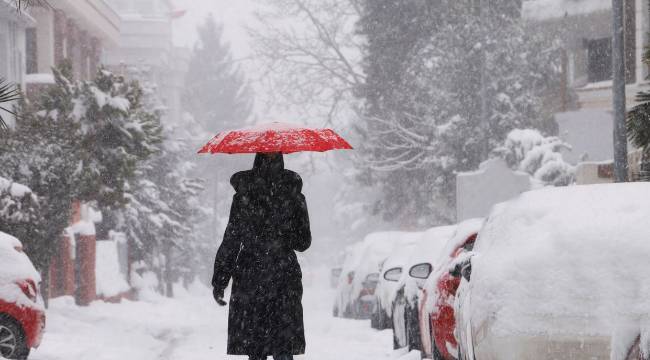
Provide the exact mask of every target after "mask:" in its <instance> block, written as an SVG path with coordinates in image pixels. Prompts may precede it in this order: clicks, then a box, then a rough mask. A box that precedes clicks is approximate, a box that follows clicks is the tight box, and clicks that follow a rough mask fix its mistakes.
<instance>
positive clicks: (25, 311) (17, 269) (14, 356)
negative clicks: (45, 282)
mask: <svg viewBox="0 0 650 360" xmlns="http://www.w3.org/2000/svg"><path fill="white" fill-rule="evenodd" d="M0 264H1V266H0V358H5V359H11V360H23V359H27V357H28V356H29V353H30V350H31V349H32V348H36V347H38V346H39V345H40V342H41V338H42V335H43V329H44V328H45V308H44V305H43V300H42V298H41V296H40V294H39V292H38V288H39V285H40V276H39V274H38V272H37V271H36V269H34V266H33V265H32V263H31V261H30V260H29V258H28V257H27V255H25V253H24V252H23V248H22V244H21V242H20V241H19V240H18V239H16V238H15V237H13V236H11V235H8V234H5V233H3V232H0Z"/></svg>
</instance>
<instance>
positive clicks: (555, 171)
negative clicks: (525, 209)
mask: <svg viewBox="0 0 650 360" xmlns="http://www.w3.org/2000/svg"><path fill="white" fill-rule="evenodd" d="M562 150H571V146H570V145H569V144H567V143H565V142H564V141H562V140H561V139H560V138H558V137H556V136H549V137H545V136H544V135H542V134H541V133H540V132H539V131H538V130H534V129H514V130H512V131H511V132H510V133H508V136H507V138H506V141H505V143H504V145H503V146H501V147H500V148H498V149H496V150H495V151H494V152H495V154H497V155H498V156H500V157H502V158H503V159H504V160H505V161H506V163H508V166H510V167H511V168H512V169H513V170H518V171H522V172H525V173H528V174H529V175H530V176H531V177H532V178H533V180H534V181H535V182H537V183H539V184H540V185H552V186H565V185H569V184H571V183H573V180H574V176H575V167H573V166H572V165H570V164H569V163H567V162H566V161H564V158H563V157H562V153H561V152H560V151H562Z"/></svg>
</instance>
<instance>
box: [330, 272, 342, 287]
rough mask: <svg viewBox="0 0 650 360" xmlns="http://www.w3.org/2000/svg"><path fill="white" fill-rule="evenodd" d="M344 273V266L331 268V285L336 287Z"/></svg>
mask: <svg viewBox="0 0 650 360" xmlns="http://www.w3.org/2000/svg"><path fill="white" fill-rule="evenodd" d="M341 273H343V267H335V268H332V269H331V270H330V287H331V288H332V289H336V287H337V286H338V285H339V279H340V278H341Z"/></svg>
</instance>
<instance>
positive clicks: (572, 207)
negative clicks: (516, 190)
mask: <svg viewBox="0 0 650 360" xmlns="http://www.w3.org/2000/svg"><path fill="white" fill-rule="evenodd" d="M648 199H650V184H649V183H628V184H606V185H589V186H572V187H565V188H548V189H541V190H536V191H531V192H527V193H524V194H522V195H520V196H519V197H518V198H516V199H514V200H511V201H509V202H506V203H503V204H499V205H497V206H495V207H494V208H493V209H492V212H491V214H490V216H489V218H488V220H487V221H486V223H485V225H484V227H483V228H482V229H481V231H480V232H479V235H478V239H477V241H476V246H475V247H474V250H473V252H472V253H471V254H466V255H465V256H464V258H460V259H458V261H457V263H456V268H457V269H459V271H457V272H458V273H460V274H462V277H463V281H462V282H461V285H460V287H459V289H458V296H457V298H456V304H455V308H456V314H457V320H458V322H457V326H456V332H457V336H458V342H459V349H460V358H461V359H464V360H469V359H471V360H496V359H498V360H510V359H518V360H527V359H535V360H543V359H556V360H566V359H572V360H582V359H585V360H586V359H616V360H623V359H626V358H629V357H630V350H631V349H630V347H631V346H632V344H634V343H635V340H638V339H640V348H641V349H642V350H644V351H645V350H647V349H648V345H650V339H649V335H650V330H649V329H650V327H649V325H650V317H649V316H648V314H650V301H648V299H650V284H649V282H648V274H650V261H648V254H650V241H648V239H649V238H650V227H648V218H649V217H650V201H648ZM468 280H469V281H468ZM637 346H639V345H638V343H637ZM645 352H646V353H647V351H645ZM610 356H611V357H610Z"/></svg>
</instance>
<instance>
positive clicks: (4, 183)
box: [0, 177, 32, 198]
mask: <svg viewBox="0 0 650 360" xmlns="http://www.w3.org/2000/svg"><path fill="white" fill-rule="evenodd" d="M5 191H6V192H8V193H9V194H10V195H11V196H13V197H17V198H22V197H24V196H25V195H28V194H31V193H32V190H31V189H30V188H28V187H27V186H25V185H21V184H18V183H15V182H12V181H11V180H8V179H5V178H3V177H0V192H5Z"/></svg>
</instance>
